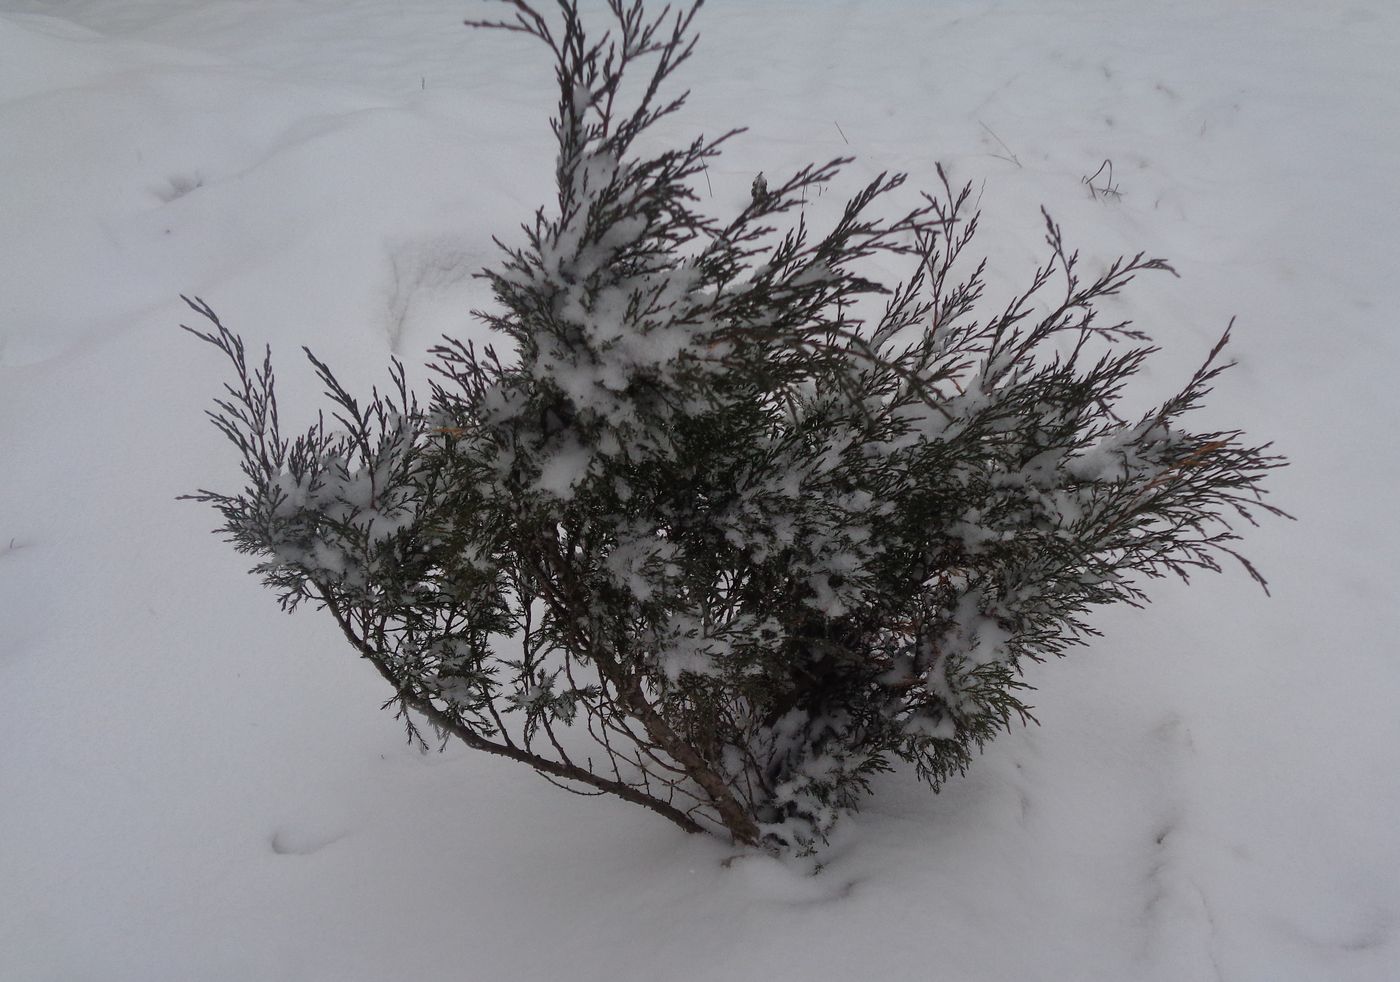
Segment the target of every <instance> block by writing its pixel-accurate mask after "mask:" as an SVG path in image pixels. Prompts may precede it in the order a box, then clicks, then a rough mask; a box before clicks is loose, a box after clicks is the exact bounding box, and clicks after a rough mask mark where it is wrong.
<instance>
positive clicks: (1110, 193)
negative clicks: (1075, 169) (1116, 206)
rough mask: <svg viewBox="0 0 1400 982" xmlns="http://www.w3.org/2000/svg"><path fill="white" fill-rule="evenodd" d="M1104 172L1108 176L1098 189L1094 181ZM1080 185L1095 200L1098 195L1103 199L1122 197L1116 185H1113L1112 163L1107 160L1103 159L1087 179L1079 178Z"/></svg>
mask: <svg viewBox="0 0 1400 982" xmlns="http://www.w3.org/2000/svg"><path fill="white" fill-rule="evenodd" d="M1105 170H1107V171H1108V176H1107V177H1106V178H1104V182H1103V186H1102V187H1099V186H1098V185H1096V184H1095V183H1094V181H1096V180H1098V177H1099V175H1100V174H1102V173H1103V172H1104V171H1105ZM1080 183H1081V184H1084V185H1086V186H1088V188H1089V194H1090V195H1091V196H1093V197H1094V198H1095V199H1097V198H1098V196H1099V195H1103V196H1104V197H1105V198H1121V197H1123V192H1122V191H1120V190H1119V189H1118V185H1116V184H1114V183H1113V161H1112V160H1109V159H1108V158H1104V162H1103V163H1101V164H1099V169H1098V170H1096V171H1094V173H1092V174H1090V175H1089V176H1088V177H1084V178H1080Z"/></svg>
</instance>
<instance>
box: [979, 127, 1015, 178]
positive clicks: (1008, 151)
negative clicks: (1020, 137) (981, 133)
mask: <svg viewBox="0 0 1400 982" xmlns="http://www.w3.org/2000/svg"><path fill="white" fill-rule="evenodd" d="M977 125H978V126H980V127H982V129H984V130H986V131H987V135H988V136H990V137H991V138H992V139H993V140H996V141H997V145H998V146H1000V147H1001V148H1002V149H1003V150H1005V151H1006V153H1004V154H1001V153H994V154H991V156H993V157H995V158H996V159H997V160H1005V161H1006V162H1007V163H1011V164H1015V165H1016V166H1017V167H1020V166H1021V158H1020V157H1018V156H1016V155H1015V154H1014V153H1012V152H1011V148H1010V147H1008V146H1007V145H1006V141H1005V140H1003V139H1002V138H1001V137H999V136H997V135H996V133H995V132H994V131H993V130H992V128H991V127H990V126H988V125H987V124H986V123H984V122H982V121H981V120H980V119H979V120H978V121H977Z"/></svg>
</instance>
